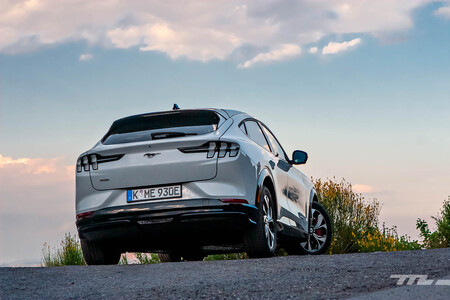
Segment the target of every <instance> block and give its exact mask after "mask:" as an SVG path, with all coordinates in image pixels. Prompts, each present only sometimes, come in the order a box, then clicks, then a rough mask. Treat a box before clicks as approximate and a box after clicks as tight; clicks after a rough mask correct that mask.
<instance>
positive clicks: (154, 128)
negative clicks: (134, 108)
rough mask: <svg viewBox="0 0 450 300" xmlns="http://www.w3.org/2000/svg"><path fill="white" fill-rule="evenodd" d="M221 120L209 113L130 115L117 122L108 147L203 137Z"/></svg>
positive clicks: (217, 125)
mask: <svg viewBox="0 0 450 300" xmlns="http://www.w3.org/2000/svg"><path fill="white" fill-rule="evenodd" d="M220 121H221V117H220V116H219V115H218V114H217V113H215V112H214V111H210V110H193V111H173V112H163V113H152V114H144V115H138V116H131V117H127V118H123V119H120V120H117V121H115V122H114V123H113V124H112V125H111V128H110V129H109V131H108V133H107V134H106V135H105V136H104V137H103V139H102V143H103V144H105V145H112V144H123V143H132V142H142V141H150V140H156V139H165V138H177V137H184V136H190V135H202V134H207V133H210V132H213V131H215V130H216V129H217V128H218V127H219V123H220Z"/></svg>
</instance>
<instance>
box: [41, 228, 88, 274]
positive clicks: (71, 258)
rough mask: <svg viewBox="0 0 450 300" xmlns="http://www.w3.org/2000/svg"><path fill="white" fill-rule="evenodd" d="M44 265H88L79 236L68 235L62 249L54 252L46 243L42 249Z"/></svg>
mask: <svg viewBox="0 0 450 300" xmlns="http://www.w3.org/2000/svg"><path fill="white" fill-rule="evenodd" d="M42 265H43V266H45V267H59V266H73V265H80V266H83V265H86V262H85V261H84V258H83V252H82V251H81V246H80V241H79V240H78V238H77V236H76V235H72V234H70V233H66V234H65V236H64V239H63V240H62V241H61V243H60V247H59V248H57V249H54V250H53V251H52V250H51V249H50V246H49V245H48V244H47V243H45V244H44V248H43V249H42Z"/></svg>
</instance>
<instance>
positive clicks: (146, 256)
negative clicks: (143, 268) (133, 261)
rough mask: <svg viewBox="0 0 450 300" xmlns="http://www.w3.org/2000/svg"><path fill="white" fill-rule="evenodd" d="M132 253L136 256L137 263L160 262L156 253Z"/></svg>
mask: <svg viewBox="0 0 450 300" xmlns="http://www.w3.org/2000/svg"><path fill="white" fill-rule="evenodd" d="M134 255H136V258H137V259H138V261H139V264H142V265H148V264H157V263H160V262H161V261H160V260H159V257H158V254H155V253H141V252H136V253H134Z"/></svg>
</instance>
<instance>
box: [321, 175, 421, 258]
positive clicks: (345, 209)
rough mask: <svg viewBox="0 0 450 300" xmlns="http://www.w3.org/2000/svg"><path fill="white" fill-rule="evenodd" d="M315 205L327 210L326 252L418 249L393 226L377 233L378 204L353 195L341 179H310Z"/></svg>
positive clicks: (348, 186) (358, 195)
mask: <svg viewBox="0 0 450 300" xmlns="http://www.w3.org/2000/svg"><path fill="white" fill-rule="evenodd" d="M313 183H314V185H315V188H316V191H317V196H318V198H319V203H321V204H322V205H323V206H324V207H325V209H326V210H327V212H328V214H329V216H330V219H331V223H332V227H333V239H332V241H331V246H330V248H329V250H328V253H330V254H333V253H349V252H373V251H398V250H413V249H419V248H420V246H419V244H418V242H417V241H412V242H411V241H410V239H409V237H408V236H406V235H405V236H399V235H398V234H397V229H396V227H393V228H391V229H387V228H386V227H385V226H384V224H383V228H382V229H381V230H380V229H379V226H378V216H379V214H380V209H381V206H380V203H379V202H378V201H377V200H376V199H373V200H366V199H364V197H363V196H362V195H361V194H358V193H355V192H354V191H353V189H352V185H351V184H350V183H348V182H346V181H345V180H344V179H342V180H341V181H337V180H336V179H335V178H333V179H329V180H327V181H322V180H321V179H317V180H314V179H313Z"/></svg>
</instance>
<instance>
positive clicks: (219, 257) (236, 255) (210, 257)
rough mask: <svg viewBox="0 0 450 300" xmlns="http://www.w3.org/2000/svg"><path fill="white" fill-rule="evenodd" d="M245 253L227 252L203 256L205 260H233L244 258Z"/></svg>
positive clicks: (245, 256)
mask: <svg viewBox="0 0 450 300" xmlns="http://www.w3.org/2000/svg"><path fill="white" fill-rule="evenodd" d="M246 258H247V253H245V252H243V253H228V254H213V255H208V256H207V257H205V260H206V261H208V260H234V259H246Z"/></svg>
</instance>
